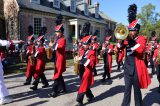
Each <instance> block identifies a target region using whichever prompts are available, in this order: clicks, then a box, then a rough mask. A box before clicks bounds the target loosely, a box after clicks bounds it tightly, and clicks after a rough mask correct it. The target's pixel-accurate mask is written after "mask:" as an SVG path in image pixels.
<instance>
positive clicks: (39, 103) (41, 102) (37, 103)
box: [26, 100, 48, 106]
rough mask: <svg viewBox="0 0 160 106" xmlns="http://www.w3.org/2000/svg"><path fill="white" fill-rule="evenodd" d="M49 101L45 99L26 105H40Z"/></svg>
mask: <svg viewBox="0 0 160 106" xmlns="http://www.w3.org/2000/svg"><path fill="white" fill-rule="evenodd" d="M46 102H48V100H44V101H40V102H35V103H32V104H30V105H26V106H39V105H42V104H44V103H46Z"/></svg>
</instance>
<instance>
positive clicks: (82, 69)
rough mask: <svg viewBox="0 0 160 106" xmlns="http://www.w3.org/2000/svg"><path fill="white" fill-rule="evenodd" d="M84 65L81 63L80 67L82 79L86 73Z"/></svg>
mask: <svg viewBox="0 0 160 106" xmlns="http://www.w3.org/2000/svg"><path fill="white" fill-rule="evenodd" d="M84 70H85V69H84V66H83V64H80V68H79V77H80V79H82V77H83V74H84Z"/></svg>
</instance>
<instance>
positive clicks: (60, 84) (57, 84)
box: [52, 76, 66, 93]
mask: <svg viewBox="0 0 160 106" xmlns="http://www.w3.org/2000/svg"><path fill="white" fill-rule="evenodd" d="M61 90H66V86H65V83H64V79H63V76H61V77H59V78H58V79H56V80H54V83H53V85H52V91H53V92H55V93H59V92H60V91H61Z"/></svg>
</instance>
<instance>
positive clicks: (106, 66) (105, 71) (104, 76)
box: [103, 64, 111, 80]
mask: <svg viewBox="0 0 160 106" xmlns="http://www.w3.org/2000/svg"><path fill="white" fill-rule="evenodd" d="M106 76H107V77H108V79H110V78H111V76H110V72H109V66H108V65H106V64H105V65H104V73H103V79H104V80H105V79H106Z"/></svg>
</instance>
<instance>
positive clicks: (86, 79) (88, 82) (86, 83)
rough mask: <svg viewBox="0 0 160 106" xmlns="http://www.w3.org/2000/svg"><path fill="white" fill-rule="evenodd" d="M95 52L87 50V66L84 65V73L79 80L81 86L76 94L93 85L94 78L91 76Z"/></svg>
mask: <svg viewBox="0 0 160 106" xmlns="http://www.w3.org/2000/svg"><path fill="white" fill-rule="evenodd" d="M95 55H96V54H95V51H94V50H89V52H88V54H87V59H88V60H87V62H89V63H88V64H86V63H87V62H86V63H85V64H84V67H85V71H84V74H83V77H82V80H81V84H80V87H79V90H78V94H80V93H84V92H86V91H87V90H88V88H89V87H91V86H92V85H93V84H94V76H93V71H92V70H93V68H94V67H95V65H96V64H95V63H96V58H95Z"/></svg>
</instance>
